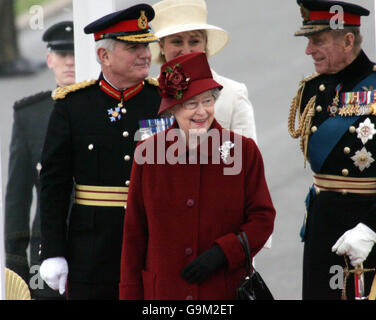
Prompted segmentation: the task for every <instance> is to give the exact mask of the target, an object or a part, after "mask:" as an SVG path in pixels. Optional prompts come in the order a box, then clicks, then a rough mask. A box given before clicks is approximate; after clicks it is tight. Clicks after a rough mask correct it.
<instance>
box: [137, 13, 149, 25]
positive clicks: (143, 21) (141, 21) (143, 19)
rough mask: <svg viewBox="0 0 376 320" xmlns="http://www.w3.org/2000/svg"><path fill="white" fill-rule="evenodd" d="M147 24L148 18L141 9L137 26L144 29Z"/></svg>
mask: <svg viewBox="0 0 376 320" xmlns="http://www.w3.org/2000/svg"><path fill="white" fill-rule="evenodd" d="M147 26H148V18H147V17H146V15H145V11H144V10H141V15H140V17H139V18H138V27H139V28H140V29H146V27H147Z"/></svg>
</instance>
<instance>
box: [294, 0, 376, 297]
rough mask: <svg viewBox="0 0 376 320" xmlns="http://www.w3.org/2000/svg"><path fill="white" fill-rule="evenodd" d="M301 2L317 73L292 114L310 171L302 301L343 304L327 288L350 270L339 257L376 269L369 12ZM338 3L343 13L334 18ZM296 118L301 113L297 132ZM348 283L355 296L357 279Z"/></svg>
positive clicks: (374, 84) (375, 75)
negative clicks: (364, 30) (337, 273)
mask: <svg viewBox="0 0 376 320" xmlns="http://www.w3.org/2000/svg"><path fill="white" fill-rule="evenodd" d="M298 4H300V6H301V13H302V17H303V19H304V20H303V26H302V27H301V29H300V30H299V31H297V32H296V33H295V35H296V36H306V37H307V39H308V45H307V48H306V54H307V55H311V56H312V59H313V61H314V66H315V69H316V72H317V74H315V75H313V76H311V77H308V78H305V79H303V80H302V81H301V83H300V88H299V91H298V94H297V96H296V97H295V98H294V100H293V103H292V106H291V110H290V116H289V132H290V134H291V135H292V137H294V138H298V137H300V138H301V148H302V151H303V153H304V156H305V158H306V159H307V160H308V161H309V162H310V165H311V169H312V171H313V186H312V188H311V190H310V192H309V194H308V196H307V199H306V205H307V211H308V216H307V217H306V228H305V229H304V228H303V229H302V231H303V233H302V236H303V238H304V240H305V245H304V260H303V299H339V298H341V290H338V289H337V290H335V289H336V288H331V287H330V284H331V281H330V278H331V277H333V274H331V273H330V269H331V267H332V266H335V265H341V266H345V262H344V258H343V257H340V256H338V255H343V254H345V255H347V256H348V257H349V259H350V261H351V264H352V265H353V266H358V265H359V264H361V263H362V262H363V261H364V260H365V259H366V258H367V256H368V258H367V260H366V261H365V263H364V267H367V266H368V267H375V266H376V258H375V250H372V252H371V249H372V247H373V245H374V243H375V241H376V233H375V230H376V212H375V202H376V165H375V164H376V163H375V162H374V158H375V156H376V145H375V143H374V142H373V141H374V140H373V139H372V138H373V135H374V134H375V133H376V131H375V129H374V124H375V123H376V111H375V110H376V109H374V106H375V104H374V102H375V98H376V95H375V91H374V89H375V88H376V72H375V70H376V69H375V67H374V63H372V62H371V61H370V60H369V59H368V58H367V56H366V54H365V53H364V52H363V50H362V49H361V42H362V36H361V35H360V31H359V29H360V19H361V16H368V15H369V11H368V10H367V9H364V8H362V7H360V6H357V5H353V4H350V3H344V2H340V1H322V0H320V1H319V0H317V1H309V0H298ZM334 5H339V6H340V7H337V9H336V10H337V11H335V10H334V11H333V13H331V12H330V10H331V8H332V6H334ZM338 8H340V9H343V12H341V11H342V10H339V11H338ZM342 13H343V14H342ZM342 24H343V27H341V25H342ZM333 26H337V28H338V26H339V28H338V29H332V27H333ZM296 113H300V115H301V116H300V118H299V127H298V129H297V130H296V129H295V128H294V126H295V117H296ZM304 231H305V233H304ZM346 231H347V232H346ZM345 232H346V233H345ZM343 234H344V236H343V237H341V236H342V235H343ZM340 237H341V238H340ZM339 238H340V241H339V242H337V239H339ZM336 242H337V243H336ZM335 243H336V245H335V246H333V245H334V244H335ZM332 247H333V248H332ZM332 251H333V252H332ZM335 253H337V254H338V255H336V254H335ZM369 276H370V277H372V276H373V275H371V274H366V275H365V278H366V279H365V280H366V288H365V291H366V292H368V291H369V290H370V284H371V281H370V280H372V278H370V279H368V277H369ZM347 283H348V284H349V285H350V288H351V291H352V292H350V291H348V293H349V296H352V297H354V290H352V289H353V281H347ZM347 289H348V290H349V288H347Z"/></svg>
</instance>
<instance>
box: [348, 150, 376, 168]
mask: <svg viewBox="0 0 376 320" xmlns="http://www.w3.org/2000/svg"><path fill="white" fill-rule="evenodd" d="M351 160H353V161H354V165H355V166H356V167H358V168H359V170H360V171H363V170H364V169H366V168H369V166H370V165H371V163H372V162H374V161H375V159H373V158H372V153H371V152H368V151H367V149H366V148H365V147H363V149H362V150H360V151H357V152H355V155H354V156H352V157H351Z"/></svg>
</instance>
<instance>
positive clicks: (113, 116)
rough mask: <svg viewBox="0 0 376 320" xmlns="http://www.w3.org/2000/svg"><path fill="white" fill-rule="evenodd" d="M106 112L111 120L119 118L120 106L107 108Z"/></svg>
mask: <svg viewBox="0 0 376 320" xmlns="http://www.w3.org/2000/svg"><path fill="white" fill-rule="evenodd" d="M107 112H108V116H109V118H110V120H111V122H115V121H118V120H120V119H121V114H120V107H116V108H114V109H112V108H111V109H108V110H107Z"/></svg>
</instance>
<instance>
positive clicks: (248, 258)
mask: <svg viewBox="0 0 376 320" xmlns="http://www.w3.org/2000/svg"><path fill="white" fill-rule="evenodd" d="M237 236H238V238H239V241H240V244H241V245H242V247H243V250H244V254H245V259H246V263H245V273H246V275H247V276H250V275H251V274H252V260H251V256H250V253H249V252H250V250H249V244H248V239H247V235H246V234H245V232H244V231H242V232H240V233H239V234H238V235H237Z"/></svg>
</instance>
